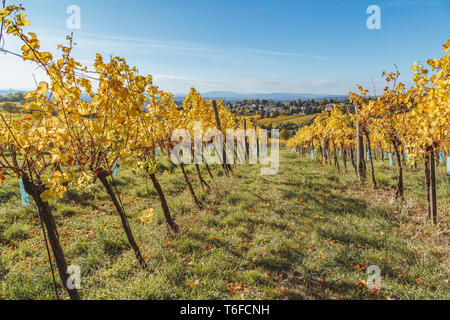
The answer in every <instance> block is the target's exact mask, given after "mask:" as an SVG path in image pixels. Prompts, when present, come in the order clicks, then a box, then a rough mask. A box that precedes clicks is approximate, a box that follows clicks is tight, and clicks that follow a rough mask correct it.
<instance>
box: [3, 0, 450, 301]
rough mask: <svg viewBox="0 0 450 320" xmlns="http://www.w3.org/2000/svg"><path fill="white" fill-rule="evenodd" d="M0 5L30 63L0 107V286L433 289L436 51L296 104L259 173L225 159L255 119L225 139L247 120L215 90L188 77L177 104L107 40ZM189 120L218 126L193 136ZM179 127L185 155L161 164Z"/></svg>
mask: <svg viewBox="0 0 450 320" xmlns="http://www.w3.org/2000/svg"><path fill="white" fill-rule="evenodd" d="M0 18H1V19H2V22H3V23H2V31H1V33H0V34H2V33H5V34H8V35H9V36H13V37H15V38H16V39H17V40H19V41H21V43H22V45H23V46H22V48H21V50H22V52H21V56H22V58H23V60H24V61H26V62H31V63H33V64H35V65H36V66H37V67H39V68H40V69H41V70H44V71H45V73H46V76H47V77H48V81H47V82H45V81H41V82H38V83H36V89H35V90H34V91H31V92H29V93H27V94H26V96H25V101H26V103H25V104H24V105H23V110H22V109H20V110H19V111H17V110H14V109H11V108H1V109H0V183H1V189H0V205H1V208H0V252H1V256H0V299H73V300H79V299H348V298H354V299H424V298H434V299H448V298H449V290H448V272H449V270H448V241H449V234H448V230H449V229H448V227H449V221H448V212H449V205H448V202H447V201H448V198H449V190H448V174H447V171H446V167H445V165H443V164H441V162H444V163H445V161H448V160H446V159H447V155H448V152H449V148H450V143H449V142H450V140H449V130H448V128H449V127H450V109H449V107H448V106H449V105H450V88H449V86H450V79H449V71H450V70H449V69H450V55H448V54H447V55H446V56H444V57H443V58H441V59H440V60H438V59H434V60H429V61H428V64H429V65H430V67H431V71H428V70H426V69H425V68H424V66H422V65H421V64H417V65H415V66H414V67H413V68H414V70H415V74H414V79H413V81H414V86H413V87H411V88H410V89H407V88H406V86H405V85H404V84H402V83H400V82H398V81H397V80H398V77H399V73H398V71H397V72H392V73H389V74H384V76H385V77H386V82H387V87H386V89H385V91H384V92H383V94H382V95H381V96H379V97H374V96H372V97H371V96H369V92H368V91H367V90H366V89H364V88H362V87H360V92H359V94H355V93H351V94H350V101H351V102H352V103H353V105H354V106H355V109H356V110H354V112H353V110H344V109H343V108H342V107H341V106H334V107H333V108H332V109H331V110H326V111H324V112H323V113H321V114H320V115H317V116H316V117H315V118H314V116H310V117H307V118H308V119H304V118H299V119H296V120H298V121H299V122H298V124H300V123H302V124H304V123H306V122H303V121H312V120H313V118H314V122H313V123H312V125H310V126H305V127H303V128H301V129H300V130H299V131H298V133H297V134H296V136H295V137H294V138H292V139H291V140H289V141H288V142H287V143H286V144H287V146H286V147H283V148H282V149H281V151H280V153H281V154H280V162H281V163H280V170H279V172H278V174H276V175H270V176H263V175H261V174H260V169H261V167H264V165H263V164H257V165H250V164H246V165H237V164H235V162H236V161H237V160H238V159H239V157H242V152H244V159H246V158H247V153H248V156H249V157H250V154H251V153H252V152H255V151H256V152H257V153H259V152H262V151H261V150H262V149H261V148H262V147H261V146H262V142H264V141H265V140H267V136H264V134H263V132H262V131H257V134H255V136H254V139H255V140H256V141H258V142H259V144H257V150H253V151H250V150H248V143H250V139H249V140H247V139H244V140H245V145H244V150H240V151H241V153H239V151H238V152H236V153H234V152H233V151H231V152H230V149H234V146H235V142H232V146H231V147H230V143H229V141H227V143H226V144H225V143H223V141H222V143H221V142H220V141H221V139H222V137H224V136H226V133H227V130H237V129H242V130H241V132H245V130H250V129H255V126H257V125H258V123H256V124H255V123H254V122H253V121H251V119H249V118H245V117H243V118H238V117H236V116H235V115H234V114H233V113H231V112H230V111H229V110H228V109H227V108H226V107H225V103H224V102H223V101H222V100H217V101H215V100H208V101H207V100H205V99H203V98H202V96H201V94H200V93H199V92H198V91H197V90H195V89H194V88H192V89H191V91H190V93H189V94H188V96H187V97H186V99H185V100H184V102H183V104H182V105H181V106H179V105H177V104H176V103H175V101H174V96H173V95H172V94H171V93H168V92H166V91H164V90H163V89H161V88H159V87H157V86H156V85H155V84H154V83H153V78H152V76H151V75H142V74H140V73H139V71H138V69H137V68H136V67H132V66H130V65H128V63H127V62H126V60H125V59H124V58H121V57H111V58H108V59H106V58H104V57H103V56H101V55H100V54H97V56H96V58H95V60H94V61H93V63H92V66H93V68H92V69H90V67H88V66H85V65H83V64H82V63H80V62H79V61H77V60H76V59H75V58H74V57H73V56H72V51H73V49H74V46H76V44H75V43H74V39H73V38H72V36H68V37H67V39H66V44H64V45H63V44H62V45H59V46H58V48H57V50H58V51H59V52H60V53H59V56H55V55H53V54H51V53H50V52H44V51H41V49H40V45H41V43H40V41H39V39H38V35H37V34H35V33H33V32H26V31H25V30H26V28H27V27H28V26H29V25H30V22H29V20H27V18H26V16H25V14H24V9H23V8H22V7H20V6H15V5H11V6H5V7H4V8H3V9H0ZM449 46H450V40H449V41H447V42H446V44H445V45H444V51H445V52H447V50H448V48H449ZM83 95H87V96H88V97H89V98H88V99H83V98H82V97H83ZM375 96H376V95H375ZM279 120H280V121H284V120H286V121H290V119H279ZM199 121H201V124H202V128H201V132H200V134H201V137H203V136H204V135H205V134H206V132H208V130H214V129H216V128H217V131H218V134H216V135H213V136H210V137H209V139H208V140H207V141H205V140H202V141H201V142H200V144H199V143H198V140H197V139H195V138H196V137H197V135H198V132H197V130H198V128H197V123H198V122H199ZM261 121H262V120H261ZM182 128H183V129H186V130H187V133H188V135H183V136H182V137H181V138H180V139H177V140H176V141H174V140H173V136H174V135H175V136H177V132H178V130H179V129H182ZM255 132H256V131H255ZM177 137H178V136H177ZM202 139H203V138H202ZM272 139H276V137H273V136H272ZM186 145H187V146H189V147H188V151H187V152H186V149H184V151H183V156H186V153H187V154H188V158H189V163H192V162H191V161H190V160H191V158H192V159H193V160H195V161H194V163H192V164H186V163H185V162H182V161H180V162H179V163H178V164H175V163H174V161H173V158H171V155H173V154H174V152H175V151H176V150H179V149H180V147H181V146H183V147H184V148H186ZM192 145H193V147H192ZM222 147H223V148H222ZM199 149H201V150H203V149H207V150H210V151H211V153H212V154H213V155H214V159H218V160H220V161H217V162H216V161H213V160H211V158H209V157H206V156H203V155H202V153H197V151H198V150H199ZM222 150H223V152H222ZM272 153H273V151H272ZM177 155H178V157H179V154H178V153H177ZM394 157H395V158H394ZM227 160H228V161H227ZM230 160H231V161H230ZM369 164H370V182H371V183H370V185H368V184H367V183H366V180H367V177H366V175H367V172H368V171H369V169H368V167H369ZM352 167H353V168H352ZM421 167H423V168H424V169H420V168H421ZM343 172H345V173H346V174H343ZM422 177H423V178H422ZM393 181H394V183H393ZM373 264H376V265H378V266H379V267H380V269H381V270H382V275H383V277H382V280H383V289H382V290H377V289H374V290H372V289H369V288H368V286H367V282H366V279H367V274H366V270H367V268H368V266H369V265H373ZM73 266H77V267H79V272H80V274H79V275H80V277H81V280H82V283H81V284H79V285H76V284H75V283H74V282H73V278H72V277H71V270H72V267H73Z"/></svg>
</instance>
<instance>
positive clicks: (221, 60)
mask: <svg viewBox="0 0 450 320" xmlns="http://www.w3.org/2000/svg"><path fill="white" fill-rule="evenodd" d="M9 2H11V1H9ZM20 2H21V3H22V4H23V5H24V7H25V8H26V9H27V14H28V18H29V19H30V21H31V26H30V27H29V30H30V31H35V32H37V33H38V35H39V37H40V38H41V40H42V43H43V47H44V48H45V49H48V50H53V49H54V48H55V47H56V44H57V43H61V42H63V39H64V37H65V35H66V34H68V33H70V32H71V31H70V30H68V29H67V27H66V20H67V18H68V17H69V15H68V14H67V13H66V9H67V7H68V6H69V5H78V6H79V7H80V9H81V29H80V30H76V31H75V32H74V34H75V40H76V42H78V44H79V45H78V47H77V49H76V51H75V55H76V57H77V58H78V59H79V60H81V61H82V62H83V63H86V64H91V63H92V61H93V58H94V57H95V53H96V52H100V53H102V54H104V55H111V54H113V55H119V56H123V57H125V58H126V59H127V60H128V61H129V63H130V64H133V65H136V66H137V67H138V68H139V70H140V71H141V73H146V74H147V73H149V74H152V75H154V78H155V82H156V84H158V85H160V86H161V87H162V88H163V89H166V90H168V91H171V92H175V93H184V92H187V91H188V89H189V88H190V87H191V86H195V87H196V88H198V89H199V90H200V91H202V92H205V91H210V90H227V91H236V92H242V93H256V92H257V93H271V92H293V93H324V94H325V93H329V94H346V93H348V91H350V90H355V86H356V84H358V83H359V84H363V85H365V86H367V87H372V84H371V79H372V77H373V79H374V81H375V83H376V86H377V88H381V87H382V83H381V82H380V81H379V80H380V74H381V72H382V71H383V70H392V69H393V68H394V66H393V64H394V63H395V64H397V65H398V66H399V68H400V71H401V72H402V73H403V80H404V81H405V82H407V83H408V82H409V81H410V76H411V73H410V70H409V67H410V66H411V65H412V64H413V63H414V61H416V60H422V61H424V60H426V59H428V58H432V57H435V56H442V55H443V53H442V44H443V43H444V42H445V41H446V40H447V39H449V38H450V1H448V0H372V1H366V0H314V1H313V0H292V1H290V0H289V1H288V0H278V1H275V0H239V1H235V0H227V1H219V0H209V1H206V0H189V1H188V0H164V1H162V0H159V1H154V0H146V1H137V0H129V1H118V0H108V1H106V0H95V1H93V0H89V1H86V0H79V1H76V0H71V1H65V0H22V1H20ZM369 5H379V6H380V8H381V25H382V29H381V30H369V29H368V28H367V26H366V20H367V18H368V17H369V14H367V13H366V10H367V7H368V6H369ZM5 48H6V49H9V50H12V51H18V50H19V47H18V44H17V43H16V42H14V41H13V40H12V39H6V44H5ZM0 68H1V69H0V70H2V76H1V77H0V88H2V89H8V88H31V87H32V86H33V83H34V81H33V77H32V74H35V76H36V77H38V78H40V77H42V78H43V77H44V76H43V75H42V74H40V73H39V71H38V70H36V69H35V68H34V67H33V66H32V65H30V64H29V63H25V62H23V61H20V59H17V58H14V57H10V56H5V55H0Z"/></svg>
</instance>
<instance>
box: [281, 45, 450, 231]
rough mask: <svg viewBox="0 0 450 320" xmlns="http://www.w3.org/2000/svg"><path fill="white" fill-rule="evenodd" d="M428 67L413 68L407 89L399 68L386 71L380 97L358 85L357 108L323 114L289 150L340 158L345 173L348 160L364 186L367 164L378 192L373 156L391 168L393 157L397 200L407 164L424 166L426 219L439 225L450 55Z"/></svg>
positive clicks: (449, 119)
mask: <svg viewBox="0 0 450 320" xmlns="http://www.w3.org/2000/svg"><path fill="white" fill-rule="evenodd" d="M449 47H450V40H448V41H447V42H446V43H445V44H444V46H443V50H444V53H446V52H447V51H448V49H449ZM427 64H428V65H429V66H430V70H429V69H427V68H425V66H424V65H422V64H421V63H415V64H414V65H413V66H412V67H411V69H412V70H413V71H414V75H413V78H412V85H411V86H410V87H409V88H407V87H406V86H405V84H403V83H401V82H400V81H399V76H400V73H399V72H398V69H397V70H396V71H395V72H390V73H388V74H387V73H386V72H383V74H382V77H383V78H384V80H385V81H386V87H385V88H384V92H383V93H382V94H381V95H380V96H377V95H376V92H374V94H373V95H372V96H370V95H369V91H368V90H367V89H365V88H363V87H361V86H359V92H358V93H353V92H351V93H350V97H349V99H350V102H351V103H352V104H353V106H354V110H350V109H348V108H344V107H343V106H341V105H334V106H333V107H332V108H331V109H329V110H324V111H323V112H322V113H321V114H320V115H319V116H318V117H316V119H315V120H314V122H313V123H312V124H311V125H310V126H306V127H303V128H301V129H300V130H299V131H298V132H297V134H296V135H295V136H294V137H293V138H291V139H290V140H289V141H288V142H287V145H288V147H290V148H293V149H294V150H296V151H297V152H299V153H301V154H303V155H305V154H306V153H307V152H308V154H309V153H310V152H311V155H312V157H313V158H314V154H316V157H315V158H316V159H318V160H320V161H330V160H331V161H333V162H334V165H335V166H336V167H337V168H338V169H339V161H338V158H339V155H340V156H342V157H343V163H344V166H345V169H347V159H349V161H350V162H351V164H352V165H353V167H354V170H355V174H356V175H357V177H358V178H359V179H360V181H361V182H363V181H364V180H366V179H367V177H366V176H367V172H368V168H367V167H366V160H367V162H368V163H370V179H371V182H372V185H373V187H374V188H377V187H378V185H377V181H376V177H375V168H374V157H376V156H378V157H379V158H381V159H383V160H387V159H388V158H389V160H390V162H391V165H392V164H393V162H394V161H393V160H394V159H395V163H396V169H397V187H396V190H395V198H396V199H403V197H404V185H403V179H404V177H403V168H404V166H405V165H410V166H413V167H415V168H417V166H418V165H423V167H424V180H425V186H426V188H427V200H428V219H432V220H433V222H434V223H436V222H437V216H438V213H437V194H436V193H437V192H436V166H437V165H438V164H439V161H445V160H444V158H445V155H446V154H448V152H449V149H450V129H449V128H450V54H446V55H445V56H443V57H442V58H441V59H437V58H434V59H430V60H428V61H427ZM374 90H375V89H374ZM330 157H333V158H332V159H330ZM394 157H395V158H394ZM393 158H394V159H393ZM367 166H368V165H367Z"/></svg>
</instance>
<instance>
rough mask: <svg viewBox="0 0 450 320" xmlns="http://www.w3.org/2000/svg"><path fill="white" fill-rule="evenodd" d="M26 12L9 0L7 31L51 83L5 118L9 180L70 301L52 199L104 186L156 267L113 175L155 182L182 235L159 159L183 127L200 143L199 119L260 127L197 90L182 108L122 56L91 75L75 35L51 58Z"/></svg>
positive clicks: (2, 160)
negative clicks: (127, 171) (23, 198)
mask: <svg viewBox="0 0 450 320" xmlns="http://www.w3.org/2000/svg"><path fill="white" fill-rule="evenodd" d="M23 12H24V9H23V8H22V7H20V6H15V5H11V6H5V3H4V1H3V9H0V18H1V19H2V30H1V31H2V33H3V32H4V33H6V34H8V35H10V36H15V37H16V38H17V39H19V40H20V41H21V42H22V43H23V47H22V49H21V50H22V53H21V56H22V58H23V60H24V61H31V62H32V63H35V64H36V65H37V66H38V67H39V68H41V69H42V70H44V71H45V73H46V75H47V77H48V79H49V81H48V82H39V83H36V89H35V90H34V91H32V92H29V93H28V94H27V95H26V96H25V100H26V104H25V107H24V108H25V112H24V113H14V114H12V113H7V112H1V113H0V181H1V182H3V181H4V180H5V179H8V178H19V179H20V180H21V181H22V183H23V187H24V190H25V191H26V193H27V194H28V195H29V196H30V197H31V198H32V199H33V201H34V203H35V205H36V208H37V211H38V213H39V217H40V219H41V224H42V228H43V230H44V233H43V234H44V236H45V237H46V241H47V238H48V242H49V243H50V247H51V249H52V252H53V256H54V258H55V261H56V266H57V269H58V272H59V276H60V279H61V282H62V284H63V286H64V288H65V290H67V292H68V294H69V296H70V298H71V299H80V295H79V292H78V291H77V289H76V288H71V287H70V286H68V285H67V283H68V280H69V279H68V277H69V276H68V274H67V265H66V260H65V258H64V253H63V249H62V247H61V244H60V240H59V235H58V230H57V226H56V223H55V219H54V217H53V214H52V209H51V207H50V205H49V201H50V200H54V199H58V198H62V197H63V196H64V194H65V193H66V191H67V190H68V189H69V188H71V189H77V188H82V187H83V186H86V185H88V184H92V183H93V182H98V183H101V184H102V185H103V187H104V188H105V191H106V192H107V194H108V196H109V198H110V200H111V201H112V203H113V204H114V207H115V209H116V211H117V214H118V216H119V217H120V219H121V223H122V227H123V231H124V232H125V234H126V237H127V240H128V242H129V244H130V247H131V248H132V249H133V250H134V253H135V255H136V258H137V260H138V262H139V264H140V265H141V266H142V268H144V269H148V268H149V267H148V265H147V263H146V261H145V259H144V257H143V255H142V254H141V250H140V248H139V245H138V243H137V242H136V240H135V238H134V236H133V232H132V228H131V227H130V224H129V222H128V219H127V215H126V213H125V209H124V205H123V203H122V201H121V198H120V194H119V192H118V190H117V188H116V187H115V185H114V183H112V181H111V176H112V174H113V172H114V169H115V168H117V167H118V166H119V165H123V166H127V167H130V168H132V169H133V170H135V171H136V172H140V173H141V174H143V175H146V176H148V177H149V178H150V179H151V181H152V183H153V186H154V188H155V190H156V191H157V193H158V196H159V199H160V202H161V206H162V209H163V212H164V216H165V220H166V222H167V225H168V226H169V227H170V230H171V231H172V232H179V229H180V227H179V226H178V225H177V223H176V222H175V221H174V219H173V218H172V216H171V213H170V209H169V205H168V203H167V200H166V197H165V194H164V191H163V186H161V185H160V183H159V181H158V177H157V169H158V165H159V162H158V154H161V153H167V154H170V153H171V152H172V150H173V148H174V147H175V146H176V145H177V144H178V143H181V142H182V141H181V140H180V141H175V142H173V141H172V140H171V137H172V133H173V132H174V130H176V129H177V128H184V129H187V130H189V131H190V132H191V137H192V139H194V122H195V121H202V127H203V130H208V129H209V128H218V129H219V130H220V131H221V132H222V134H223V136H225V132H226V130H227V129H237V128H239V127H242V128H246V127H247V125H248V126H249V128H250V127H251V123H250V122H249V123H248V124H247V122H246V121H244V122H242V121H239V120H240V119H237V118H235V117H234V116H233V114H232V113H231V112H229V111H228V109H226V108H225V105H224V103H223V101H220V100H219V101H217V102H216V101H213V100H211V101H206V100H204V99H202V97H201V95H200V94H199V93H198V92H197V91H196V90H195V89H191V92H190V93H189V95H188V96H187V98H186V99H185V101H184V103H183V105H182V106H179V105H177V104H176V103H175V101H174V97H173V95H172V94H170V93H167V92H165V91H163V90H161V89H160V88H158V87H157V86H156V85H154V84H153V82H152V76H150V75H141V74H139V72H138V70H137V68H135V67H130V66H129V65H128V64H127V62H126V60H125V59H123V58H120V57H111V58H110V59H108V61H105V59H104V58H103V57H102V56H101V55H100V54H97V56H96V58H95V61H94V63H93V67H94V69H93V70H88V67H87V66H84V65H82V64H81V63H80V62H78V61H76V60H75V59H74V58H73V57H72V55H71V54H72V50H73V47H74V45H75V43H74V42H73V38H72V36H68V37H67V45H59V46H58V48H57V49H58V52H59V54H58V55H59V56H58V57H55V56H54V55H53V54H51V53H50V52H43V51H41V50H40V41H39V39H38V37H37V35H36V34H35V33H32V32H28V33H26V32H25V31H24V28H25V27H27V26H29V25H30V22H29V21H28V20H27V19H26V17H25V14H24V13H23ZM0 39H1V36H0ZM82 95H87V96H89V99H86V98H84V99H83V98H82ZM205 143H206V142H205ZM200 147H202V146H200ZM223 156H225V157H226V154H225V152H224V155H223ZM201 160H203V162H202V163H204V164H205V165H206V168H207V170H208V174H209V175H210V177H211V180H212V181H214V175H213V167H212V166H211V167H210V166H209V165H208V162H206V159H205V158H203V159H201ZM224 163H225V164H223V170H224V172H225V174H226V175H230V174H232V171H233V168H232V167H231V166H230V165H227V164H226V161H224ZM180 166H181V170H182V173H183V176H184V179H185V182H186V183H187V186H188V190H189V193H190V195H191V196H192V199H193V202H194V203H195V205H197V206H198V207H199V208H200V209H202V208H203V206H204V205H203V203H202V202H201V201H200V200H199V199H198V197H197V196H196V193H195V190H194V188H193V185H192V183H191V181H190V178H189V176H188V174H187V171H186V170H185V165H184V164H183V163H181V164H180ZM195 167H196V172H197V175H198V178H199V180H200V182H201V186H202V187H203V188H210V185H209V184H208V183H207V182H206V180H205V179H204V178H203V177H202V175H201V171H200V168H199V165H198V164H195ZM44 227H45V229H44ZM45 230H46V232H45ZM48 253H49V255H50V252H48ZM51 261H52V259H50V257H49V262H50V263H51ZM52 269H53V267H52ZM149 271H151V270H149ZM55 288H56V285H55Z"/></svg>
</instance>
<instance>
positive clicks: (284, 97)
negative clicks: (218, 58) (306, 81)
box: [176, 91, 348, 102]
mask: <svg viewBox="0 0 450 320" xmlns="http://www.w3.org/2000/svg"><path fill="white" fill-rule="evenodd" d="M202 96H203V98H205V99H223V100H226V101H236V100H245V99H247V100H251V99H261V100H263V99H265V100H271V101H281V102H283V101H292V100H298V99H301V100H311V99H315V100H320V99H347V98H348V96H346V95H332V94H313V93H236V92H232V91H209V92H204V93H202ZM176 98H177V99H181V98H183V95H181V94H179V95H176Z"/></svg>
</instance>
